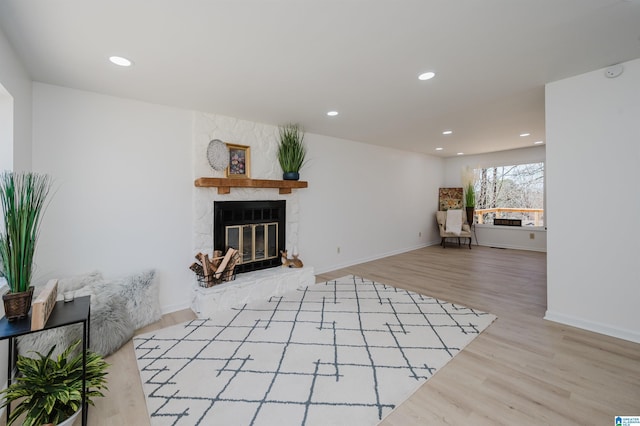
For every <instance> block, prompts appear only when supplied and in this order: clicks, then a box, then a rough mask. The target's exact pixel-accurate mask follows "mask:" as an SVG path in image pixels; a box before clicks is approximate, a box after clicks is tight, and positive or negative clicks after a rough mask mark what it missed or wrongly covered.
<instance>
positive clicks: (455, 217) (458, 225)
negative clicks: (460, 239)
mask: <svg viewBox="0 0 640 426" xmlns="http://www.w3.org/2000/svg"><path fill="white" fill-rule="evenodd" d="M445 231H446V232H451V233H452V234H455V235H460V232H462V210H451V209H450V210H447V221H446V222H445Z"/></svg>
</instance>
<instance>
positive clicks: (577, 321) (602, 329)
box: [544, 310, 640, 343]
mask: <svg viewBox="0 0 640 426" xmlns="http://www.w3.org/2000/svg"><path fill="white" fill-rule="evenodd" d="M544 319H546V320H548V321H553V322H557V323H560V324H565V325H570V326H572V327H577V328H582V329H583V330H589V331H593V332H595V333H600V334H604V335H607V336H611V337H617V338H618V339H624V340H628V341H630V342H634V343H640V333H639V332H637V331H634V330H626V329H621V328H618V327H612V326H610V325H607V324H602V323H599V322H595V321H589V320H585V319H583V318H577V317H573V316H571V315H564V314H559V313H557V312H552V311H549V310H547V312H546V313H545V315H544Z"/></svg>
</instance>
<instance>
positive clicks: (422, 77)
mask: <svg viewBox="0 0 640 426" xmlns="http://www.w3.org/2000/svg"><path fill="white" fill-rule="evenodd" d="M435 76H436V73H435V72H433V71H429V72H423V73H422V74H420V75H419V76H418V80H431V79H432V78H433V77H435Z"/></svg>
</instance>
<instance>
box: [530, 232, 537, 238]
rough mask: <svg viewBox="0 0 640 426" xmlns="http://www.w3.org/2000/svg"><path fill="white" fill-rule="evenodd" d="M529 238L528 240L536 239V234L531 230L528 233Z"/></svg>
mask: <svg viewBox="0 0 640 426" xmlns="http://www.w3.org/2000/svg"><path fill="white" fill-rule="evenodd" d="M529 239H530V240H535V239H536V234H534V233H533V232H532V233H530V234H529Z"/></svg>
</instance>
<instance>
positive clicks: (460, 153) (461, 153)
mask: <svg viewBox="0 0 640 426" xmlns="http://www.w3.org/2000/svg"><path fill="white" fill-rule="evenodd" d="M456 155H464V152H459V153H457V154H456Z"/></svg>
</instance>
